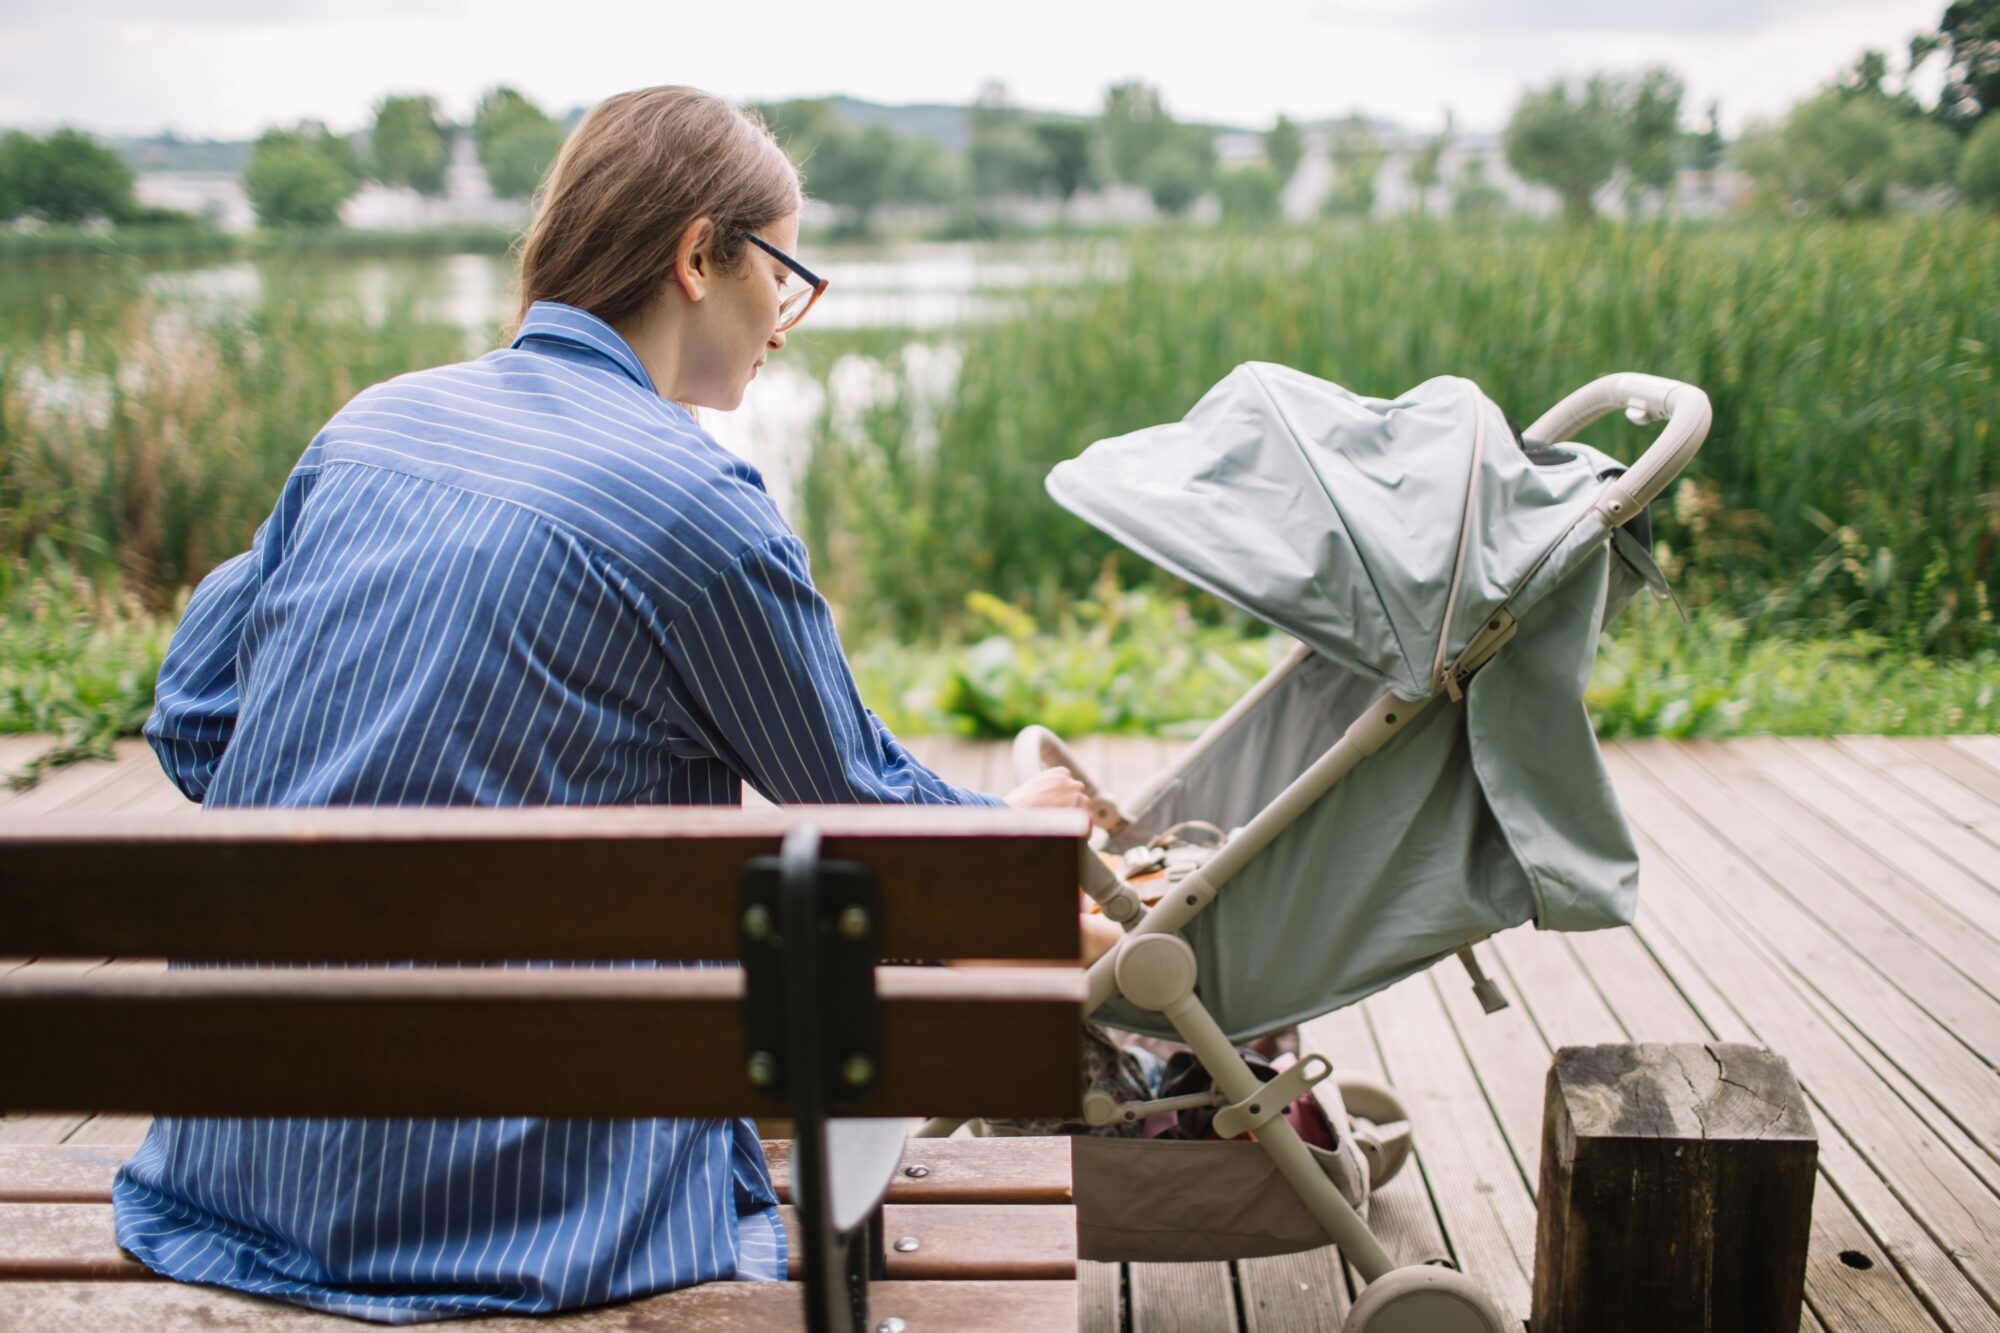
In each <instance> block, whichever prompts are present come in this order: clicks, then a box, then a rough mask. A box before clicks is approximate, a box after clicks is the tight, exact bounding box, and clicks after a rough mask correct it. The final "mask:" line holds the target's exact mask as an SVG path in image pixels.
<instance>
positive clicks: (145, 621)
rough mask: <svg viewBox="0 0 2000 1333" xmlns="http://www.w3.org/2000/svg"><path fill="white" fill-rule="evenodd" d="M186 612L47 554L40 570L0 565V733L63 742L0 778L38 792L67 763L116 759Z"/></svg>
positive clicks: (149, 700) (35, 565) (38, 563)
mask: <svg viewBox="0 0 2000 1333" xmlns="http://www.w3.org/2000/svg"><path fill="white" fill-rule="evenodd" d="M184 604H185V601H184V600H183V602H182V605H184ZM179 610H180V607H179V606H176V607H174V608H173V609H172V610H171V611H168V612H166V613H161V612H155V611H149V610H148V609H147V608H146V607H144V606H143V605H141V604H139V603H138V602H137V601H135V600H133V599H130V598H122V599H121V598H120V597H118V596H117V595H116V594H115V593H110V592H107V591H106V590H104V589H102V588H100V587H99V586H97V585H96V584H93V583H92V582H91V581H90V580H89V579H87V578H85V577H83V576H82V575H80V574H78V573H77V572H76V571H75V570H74V569H71V568H70V567H69V566H68V565H66V564H65V563H64V562H63V561H61V560H60V559H57V558H54V557H52V556H51V555H50V554H49V553H48V552H47V551H46V550H45V551H44V552H42V553H41V557H40V558H39V559H37V560H35V561H33V562H32V563H26V562H21V563H12V564H0V732H37V733H42V734H49V735H54V736H55V737H56V738H57V741H56V745H55V746H54V748H52V749H50V750H48V751H46V752H45V753H44V754H43V755H42V756H41V757H40V758H38V759H37V760H36V761H35V762H34V763H33V764H32V765H30V766H29V767H28V768H27V769H25V770H23V771H21V772H18V773H14V774H6V775H0V776H4V777H6V778H7V779H8V780H9V781H10V782H12V783H13V785H15V786H30V785H33V783H34V782H35V781H36V780H37V779H39V778H40V777H41V775H42V774H43V773H44V772H46V771H48V770H49V769H52V768H55V767H58V766H60V765H62V764H66V763H73V762H75V761H77V760H79V759H100V758H108V757H110V753H111V742H112V741H113V740H115V739H117V738H118V737H120V736H131V735H136V734H137V733H138V731H139V728H140V726H141V725H143V724H144V722H145V720H146V715H147V714H148V713H149V712H151V711H152V707H153V682H154V680H155V678H156V677H157V676H158V675H159V670H160V660H161V658H162V656H163V655H164V654H165V653H166V650H167V642H168V640H169V638H170V637H171V635H172V633H173V627H174V623H175V621H176V620H177V619H178V616H179Z"/></svg>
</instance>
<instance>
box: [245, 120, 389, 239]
mask: <svg viewBox="0 0 2000 1333" xmlns="http://www.w3.org/2000/svg"><path fill="white" fill-rule="evenodd" d="M360 183H361V170H360V164H359V163H358V162H357V161H356V160H355V156H354V150H353V148H352V147H351V146H350V145H349V144H348V143H347V142H346V141H345V140H344V139H339V138H336V137H335V136H334V135H332V134H330V133H329V132H328V131H327V130H326V129H325V128H323V127H319V128H316V129H314V128H307V127H303V126H302V127H300V128H299V129H296V130H266V131H265V132H264V134H263V135H262V137H260V138H259V139H258V140H257V147H256V148H255V150H253V151H252V153H251V154H250V165H249V166H247V167H245V168H244V170H243V193H244V194H245V195H247V196H249V199H250V206H251V207H252V208H254V209H255V210H256V211H257V222H258V225H259V226H264V227H331V226H334V225H335V224H337V223H338V222H339V221H340V207H341V205H342V204H345V203H346V202H347V201H348V199H350V198H351V197H353V194H354V191H355V189H356V188H357V187H358V186H359V185H360Z"/></svg>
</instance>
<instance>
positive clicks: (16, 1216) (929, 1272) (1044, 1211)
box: [0, 1203, 1076, 1283]
mask: <svg viewBox="0 0 2000 1333" xmlns="http://www.w3.org/2000/svg"><path fill="white" fill-rule="evenodd" d="M778 1211H779V1214H780V1216H781V1217H782V1218H783V1219H784V1225H785V1233H786V1235H787V1236H788V1237H789V1238H790V1240H791V1243H792V1249H791V1274H792V1276H793V1277H794V1278H796V1277H797V1276H798V1275H799V1269H800V1264H801V1241H800V1233H799V1221H798V1216H797V1214H796V1213H795V1212H794V1210H793V1209H792V1208H791V1207H790V1206H789V1205H786V1206H784V1207H781V1208H780V1209H779V1210H778ZM882 1222H883V1231H884V1234H885V1235H886V1236H887V1237H888V1239H889V1240H890V1241H891V1242H894V1241H896V1240H898V1239H903V1238H910V1239H914V1240H915V1241H916V1242H917V1248H916V1249H914V1250H908V1251H899V1250H896V1249H894V1248H891V1249H890V1250H889V1251H888V1253H887V1254H886V1255H885V1256H884V1263H885V1266H886V1269H887V1273H888V1276H889V1277H890V1278H891V1279H900V1280H911V1281H922V1280H926V1279H959V1280H965V1279H986V1278H991V1279H1005V1280H1009V1281H1046V1280H1068V1279H1071V1278H1074V1277H1075V1276H1076V1209H1075V1208H1073V1207H1072V1206H1070V1205H1069V1204H1030V1205H1017V1204H990V1205H989V1204H889V1205H887V1206H885V1207H884V1208H883V1210H882ZM116 1234H117V1233H116V1229H115V1226H114V1223H113V1220H112V1208H111V1205H110V1204H108V1203H20V1204H8V1205H6V1206H5V1207H0V1283H5V1282H106V1281H139V1282H145V1281H158V1280H160V1279H158V1278H157V1277H156V1276H155V1274H154V1273H153V1272H152V1270H150V1269H148V1268H147V1267H146V1266H145V1265H144V1264H141V1263H140V1262H139V1261H138V1260H136V1259H133V1258H131V1257H130V1256H129V1255H127V1254H126V1253H125V1252H124V1251H123V1250H121V1249H119V1248H118V1243H117V1239H116Z"/></svg>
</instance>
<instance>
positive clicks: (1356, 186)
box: [1320, 111, 1384, 217]
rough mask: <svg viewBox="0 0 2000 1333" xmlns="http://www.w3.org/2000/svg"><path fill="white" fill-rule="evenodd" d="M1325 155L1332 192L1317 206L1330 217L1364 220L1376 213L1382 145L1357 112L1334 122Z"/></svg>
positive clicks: (1365, 118) (1365, 119)
mask: <svg viewBox="0 0 2000 1333" xmlns="http://www.w3.org/2000/svg"><path fill="white" fill-rule="evenodd" d="M1328 156H1329V157H1330V158H1331V159H1332V162H1333V189H1332V190H1330V191H1328V192H1327V196H1326V198H1325V200H1323V201H1322V202H1321V204H1320V208H1321V211H1323V212H1325V213H1327V214H1329V215H1332V216H1343V215H1352V216H1356V217H1367V216H1368V215H1369V214H1370V213H1373V212H1374V211H1375V178H1376V177H1377V176H1379V175H1381V174H1382V159H1383V156H1384V154H1383V152H1382V142H1381V140H1379V139H1377V138H1376V137H1375V131H1374V130H1372V129H1370V128H1369V126H1368V119H1367V117H1365V116H1363V115H1362V114H1361V113H1360V112H1358V111H1357V112H1355V113H1354V114H1353V115H1351V116H1348V117H1346V118H1345V119H1344V120H1340V121H1336V122H1335V123H1334V126H1333V139H1332V144H1331V146H1330V148H1329V150H1328Z"/></svg>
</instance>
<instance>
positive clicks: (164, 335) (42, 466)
mask: <svg viewBox="0 0 2000 1333" xmlns="http://www.w3.org/2000/svg"><path fill="white" fill-rule="evenodd" d="M465 349H466V334H465V332H464V331H463V330H460V329H458V328H455V327H451V326H448V325H443V324H431V323H426V322H420V321H418V320H417V319H415V318H414V317H412V316H411V315H410V314H409V313H408V311H407V310H398V309H394V308H392V309H391V310H390V311H389V312H388V313H387V314H386V315H385V316H384V317H383V318H381V319H380V320H370V319H367V318H365V317H364V316H362V315H360V314H358V313H353V312H346V313H343V312H340V311H329V310H327V309H324V308H321V307H317V306H312V305H307V304H305V303H302V302H286V301H280V302H274V303H267V304H263V305H260V306H257V307H255V308H253V309H249V310H245V311H242V312H238V313H237V314H235V315H233V316H231V317H228V318H225V319H222V320H220V321H217V322H198V321H197V320H195V319H194V318H193V317H192V316H191V315H190V314H189V312H188V311H187V310H185V309H183V308H181V307H178V306H175V305H172V304H166V303H161V302H159V301H156V300H154V299H151V298H147V297H139V298H136V299H134V300H132V301H131V302H129V303H128V304H127V305H125V306H124V307H123V309H122V310H121V311H120V312H119V314H118V317H117V319H116V320H115V321H114V323H113V324H112V325H111V327H108V328H105V327H93V328H90V329H86V328H85V327H83V326H82V325H80V324H79V325H73V326H71V327H70V328H68V329H67V330H66V331H61V332H57V333H52V334H49V335H47V336H44V337H42V338H40V339H37V340H33V341H29V342H26V343H7V344H0V560H11V561H13V562H16V563H19V562H22V561H25V560H26V559H27V558H28V556H29V555H30V553H32V552H38V551H40V552H52V553H54V554H56V555H57V556H59V557H60V558H61V559H62V560H63V561H64V562H65V563H66V565H68V566H71V567H74V568H75V569H77V570H80V571H84V572H86V573H88V574H92V575H100V576H101V575H103V574H106V573H112V574H115V575H117V576H118V578H119V586H121V587H122V588H124V589H125V590H127V591H129V592H131V593H133V594H135V595H140V596H143V597H145V598H146V599H147V600H148V601H150V602H151V603H152V604H154V605H166V604H168V603H169V602H170V601H171V599H172V598H173V596H174V595H175V593H176V592H177V591H178V590H179V589H181V588H183V587H185V586H187V585H188V584H190V583H193V582H195V581H196V580H198V579H199V578H200V577H201V575H203V574H204V573H206V572H207V571H208V570H209V569H210V568H211V567H212V566H214V565H215V564H216V563H218V562H219V561H221V560H223V559H226V558H227V557H229V556H230V555H233V554H234V553H236V552H237V551H240V550H243V549H244V548H245V547H246V546H247V545H248V543H249V538H250V534H251V533H252V532H253V531H254V530H255V528H256V526H257V524H258V523H259V522H261V521H262V520H263V519H264V517H265V516H266V515H267V514H268V513H269V512H270V507H271V505H272V503H273V501H274V500H275V499H276V497H277V495H278V492H279V489H280V488H281V486H282V485H283V482H284V478H285V476H286V474H287V473H288V472H289V471H290V470H291V468H292V466H293V464H294V463H295V462H296V461H297V460H298V456H299V455H300V454H301V453H302V452H304V450H305V447H306V445H307V444H308V443H310V442H311V440H312V437H313V435H314V433H315V432H317V431H318V430H319V428H320V427H321V426H322V425H323V424H324V423H325V421H326V419H327V418H328V417H329V416H330V415H332V413H333V411H334V410H335V409H336V408H338V407H339V406H340V405H341V404H343V403H344V402H346V401H347V400H348V399H349V398H351V397H352V396H353V395H354V394H355V393H356V392H358V391H359V390H361V389H363V388H366V387H367V386H368V385H370V384H373V383H375V382H376V381H378V380H382V379H386V378H388V377H390V376H392V375H397V374H400V373H402V372H403V371H406V370H411V369H415V368H416V367H419V366H424V365H436V364H441V363H443V362H447V361H453V360H457V359H459V358H461V357H463V356H464V355H465Z"/></svg>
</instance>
